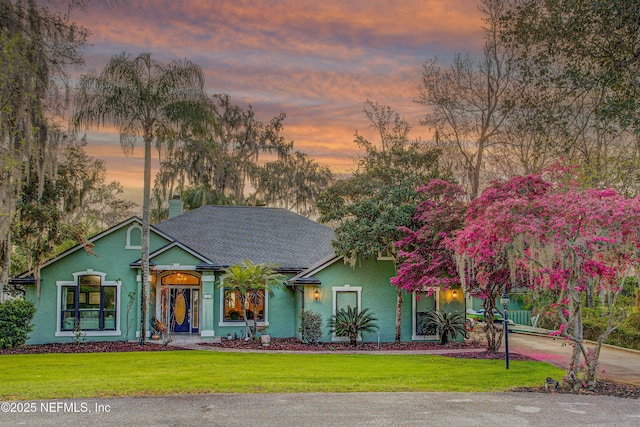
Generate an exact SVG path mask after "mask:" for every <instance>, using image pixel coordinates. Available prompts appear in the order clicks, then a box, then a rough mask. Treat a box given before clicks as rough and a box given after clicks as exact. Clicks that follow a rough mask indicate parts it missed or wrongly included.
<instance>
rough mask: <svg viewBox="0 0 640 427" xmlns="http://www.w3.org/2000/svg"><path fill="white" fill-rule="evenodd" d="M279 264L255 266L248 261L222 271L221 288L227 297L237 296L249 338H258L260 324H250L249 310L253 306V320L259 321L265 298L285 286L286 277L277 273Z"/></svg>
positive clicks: (253, 322)
mask: <svg viewBox="0 0 640 427" xmlns="http://www.w3.org/2000/svg"><path fill="white" fill-rule="evenodd" d="M277 268H278V265H277V264H271V265H269V264H264V263H263V264H254V263H253V262H251V261H250V260H248V259H245V260H244V261H241V262H239V263H237V264H234V265H232V266H229V267H227V268H225V269H223V271H222V276H220V285H219V287H221V288H223V289H224V291H225V297H228V295H230V294H234V293H235V294H236V296H237V298H239V299H240V305H241V306H242V315H243V317H244V322H245V327H246V331H247V337H248V338H251V337H253V338H257V327H258V322H257V321H256V320H253V321H252V322H251V325H250V324H249V316H248V315H247V314H248V313H247V310H248V308H249V305H250V304H253V313H252V316H251V318H252V319H258V313H257V307H258V305H259V304H260V302H261V300H262V298H263V296H265V295H266V294H269V295H273V289H274V288H277V287H280V286H282V285H283V283H284V281H285V279H286V277H285V276H284V275H282V274H280V273H278V272H277Z"/></svg>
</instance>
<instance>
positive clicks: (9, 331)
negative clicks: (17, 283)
mask: <svg viewBox="0 0 640 427" xmlns="http://www.w3.org/2000/svg"><path fill="white" fill-rule="evenodd" d="M35 314H36V306H35V304H34V303H33V302H32V301H27V300H24V299H10V300H7V301H5V302H3V303H0V348H14V347H19V346H22V345H24V343H25V342H26V341H27V338H28V337H29V332H31V331H33V325H32V324H31V321H32V320H33V316H34V315H35Z"/></svg>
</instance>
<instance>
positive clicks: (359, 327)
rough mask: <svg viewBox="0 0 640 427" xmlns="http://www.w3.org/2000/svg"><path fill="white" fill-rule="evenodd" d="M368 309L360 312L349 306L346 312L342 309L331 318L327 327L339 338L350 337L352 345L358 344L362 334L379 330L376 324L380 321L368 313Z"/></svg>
mask: <svg viewBox="0 0 640 427" xmlns="http://www.w3.org/2000/svg"><path fill="white" fill-rule="evenodd" d="M368 311H369V309H368V308H363V309H362V311H360V312H358V311H357V310H356V309H354V308H351V306H348V307H347V309H346V310H345V309H344V308H341V309H340V310H338V311H337V312H336V314H335V315H333V316H331V318H330V319H329V321H328V322H327V326H329V328H331V332H332V333H334V334H336V336H338V337H349V341H350V342H351V345H354V346H355V345H356V344H358V337H360V334H361V333H362V332H373V331H375V330H377V329H378V326H377V325H376V324H375V323H374V322H375V321H377V320H378V319H376V318H375V317H373V315H371V314H370V313H368Z"/></svg>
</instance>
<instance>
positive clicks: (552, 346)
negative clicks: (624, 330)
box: [509, 334, 640, 386]
mask: <svg viewBox="0 0 640 427" xmlns="http://www.w3.org/2000/svg"><path fill="white" fill-rule="evenodd" d="M509 351H510V352H514V353H520V354H524V355H527V356H529V357H531V358H533V359H536V360H540V361H543V362H547V363H550V364H552V365H554V366H557V367H559V368H561V369H566V368H567V366H568V365H569V361H570V360H571V353H572V351H573V347H571V346H570V345H568V344H567V343H566V342H565V341H564V340H562V339H560V338H557V339H553V338H552V337H547V336H536V335H528V334H509ZM599 363H600V367H599V370H598V374H597V375H598V377H600V378H604V379H608V380H611V381H617V382H622V383H627V384H634V385H637V386H640V352H639V351H636V350H627V349H624V348H620V347H614V346H608V345H606V346H602V350H601V352H600V360H599Z"/></svg>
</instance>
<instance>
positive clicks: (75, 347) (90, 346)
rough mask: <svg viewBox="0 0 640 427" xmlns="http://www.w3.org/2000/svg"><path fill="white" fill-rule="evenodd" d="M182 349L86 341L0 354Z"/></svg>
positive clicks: (0, 352) (30, 346) (33, 347)
mask: <svg viewBox="0 0 640 427" xmlns="http://www.w3.org/2000/svg"><path fill="white" fill-rule="evenodd" d="M165 350H182V349H181V348H177V347H169V346H164V345H157V344H146V345H140V344H138V343H135V342H125V341H104V342H86V343H80V344H76V343H60V344H35V345H26V346H22V347H18V348H13V349H10V350H3V349H0V354H46V353H119V352H125V351H165Z"/></svg>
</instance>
